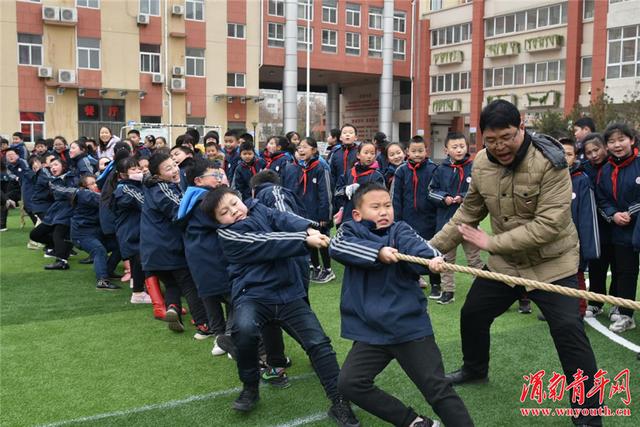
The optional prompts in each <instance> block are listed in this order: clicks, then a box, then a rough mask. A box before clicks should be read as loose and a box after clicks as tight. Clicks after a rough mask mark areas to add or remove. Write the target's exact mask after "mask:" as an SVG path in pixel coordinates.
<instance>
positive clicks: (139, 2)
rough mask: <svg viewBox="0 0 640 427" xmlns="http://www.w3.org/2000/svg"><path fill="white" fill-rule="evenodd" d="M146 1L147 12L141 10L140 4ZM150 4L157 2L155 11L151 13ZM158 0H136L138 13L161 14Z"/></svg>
mask: <svg viewBox="0 0 640 427" xmlns="http://www.w3.org/2000/svg"><path fill="white" fill-rule="evenodd" d="M143 3H146V4H147V5H148V8H149V11H148V12H143V11H142V4H143ZM152 4H157V5H158V7H157V10H158V12H157V13H152V11H151V9H152V8H151V5H152ZM160 9H161V8H160V0H138V13H139V14H142V15H149V16H161V10H160Z"/></svg>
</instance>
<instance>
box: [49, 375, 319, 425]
mask: <svg viewBox="0 0 640 427" xmlns="http://www.w3.org/2000/svg"><path fill="white" fill-rule="evenodd" d="M313 376H315V373H311V372H309V373H306V374H302V375H296V376H294V377H289V379H290V380H303V379H306V378H309V377H313ZM240 390H241V388H240V387H234V388H230V389H227V390H219V391H214V392H211V393H205V394H197V395H194V396H189V397H186V398H184V399H178V400H170V401H168V402H163V403H154V404H151V405H144V406H140V407H138V408H131V409H125V410H122V411H114V412H106V413H104V414H97V415H90V416H87V417H80V418H74V419H71V420H63V421H56V422H53V423H49V424H42V425H40V427H59V426H66V425H70V424H77V423H85V422H89V421H98V420H102V419H105V418H113V417H122V416H127V415H133V414H139V413H141V412H148V411H156V410H158V409H171V408H175V407H178V406H182V405H187V404H189V403H193V402H198V401H201V400H209V399H214V398H216V397H219V396H227V395H230V394H234V393H239V392H240ZM325 416H326V414H325ZM309 422H311V421H309ZM283 425H288V424H283ZM291 425H292V426H294V425H296V426H297V425H299V424H291Z"/></svg>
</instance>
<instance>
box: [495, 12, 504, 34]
mask: <svg viewBox="0 0 640 427" xmlns="http://www.w3.org/2000/svg"><path fill="white" fill-rule="evenodd" d="M500 34H504V16H498V17H497V18H496V36H499V35H500Z"/></svg>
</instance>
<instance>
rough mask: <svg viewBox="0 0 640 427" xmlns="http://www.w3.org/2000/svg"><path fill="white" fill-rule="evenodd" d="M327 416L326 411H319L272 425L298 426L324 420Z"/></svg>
mask: <svg viewBox="0 0 640 427" xmlns="http://www.w3.org/2000/svg"><path fill="white" fill-rule="evenodd" d="M325 418H328V415H327V413H326V412H318V413H316V414H313V415H308V416H306V417H302V418H296V419H295V420H291V421H288V422H286V423H284V424H276V425H274V426H272V427H297V426H302V425H305V424H309V423H313V422H315V421H320V420H324V419H325Z"/></svg>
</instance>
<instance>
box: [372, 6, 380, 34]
mask: <svg viewBox="0 0 640 427" xmlns="http://www.w3.org/2000/svg"><path fill="white" fill-rule="evenodd" d="M369 28H370V29H372V30H381V29H382V9H380V8H378V7H370V8H369Z"/></svg>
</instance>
